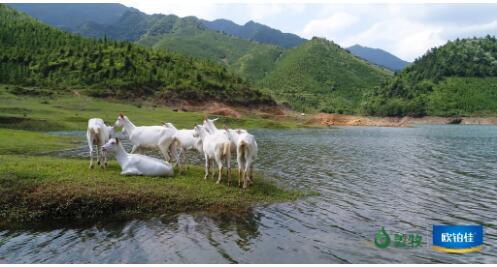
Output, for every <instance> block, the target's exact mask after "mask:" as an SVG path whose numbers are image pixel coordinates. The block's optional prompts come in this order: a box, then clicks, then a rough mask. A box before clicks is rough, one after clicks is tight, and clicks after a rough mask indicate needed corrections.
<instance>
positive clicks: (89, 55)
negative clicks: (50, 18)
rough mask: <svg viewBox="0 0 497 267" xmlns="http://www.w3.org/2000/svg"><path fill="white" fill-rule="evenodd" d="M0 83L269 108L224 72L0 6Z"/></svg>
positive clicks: (260, 95)
mask: <svg viewBox="0 0 497 267" xmlns="http://www.w3.org/2000/svg"><path fill="white" fill-rule="evenodd" d="M0 73H1V75H0V83H7V84H18V85H26V86H43V87H47V88H50V89H53V90H68V89H73V88H76V89H82V90H84V91H86V92H88V93H89V94H91V95H94V96H114V97H127V98H135V97H149V96H154V99H158V100H162V101H164V102H171V101H176V100H188V101H199V102H200V101H209V100H215V101H220V102H225V103H229V104H240V105H258V104H272V103H274V102H273V101H272V99H271V98H270V97H269V96H267V95H265V94H263V93H261V92H259V91H257V90H254V89H251V88H250V87H249V85H248V84H247V83H245V82H244V81H243V80H242V79H241V78H240V77H238V76H236V75H234V74H232V73H230V72H228V71H227V70H226V68H225V67H223V66H221V65H219V64H214V63H212V62H209V61H206V60H196V59H192V58H189V57H186V56H183V55H181V54H178V53H175V52H170V51H165V50H160V51H159V50H151V49H147V48H143V47H140V46H137V45H134V44H131V43H129V42H118V41H110V40H108V39H107V38H102V39H99V40H97V39H87V38H84V37H81V36H77V35H74V34H70V33H67V32H63V31H60V30H58V29H55V28H52V27H50V26H47V25H45V24H42V23H40V22H39V21H37V20H35V19H33V18H31V17H29V16H27V15H25V14H24V13H20V12H18V11H15V10H13V9H11V8H9V7H7V6H5V5H0Z"/></svg>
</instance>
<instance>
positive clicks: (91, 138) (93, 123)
mask: <svg viewBox="0 0 497 267" xmlns="http://www.w3.org/2000/svg"><path fill="white" fill-rule="evenodd" d="M113 135H114V127H112V126H107V125H105V123H104V121H103V120H102V119H99V118H93V119H89V120H88V128H87V130H86V140H87V141H88V147H89V148H90V168H93V152H94V150H93V146H96V147H97V149H96V154H97V164H98V165H100V167H102V168H105V167H106V166H107V155H106V154H105V153H104V152H103V151H102V150H101V149H102V146H103V145H104V144H105V143H107V141H109V139H110V138H111V137H112V136H113Z"/></svg>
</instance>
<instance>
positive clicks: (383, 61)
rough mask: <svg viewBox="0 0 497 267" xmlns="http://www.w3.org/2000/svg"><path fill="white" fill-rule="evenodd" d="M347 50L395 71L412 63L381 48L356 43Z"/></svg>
mask: <svg viewBox="0 0 497 267" xmlns="http://www.w3.org/2000/svg"><path fill="white" fill-rule="evenodd" d="M347 50H349V51H350V52H351V53H352V54H354V55H356V56H358V57H360V58H362V59H364V60H366V61H368V62H369V63H372V64H376V65H379V66H382V67H385V68H388V69H390V70H393V71H400V70H402V69H403V68H405V67H406V66H407V65H409V64H410V63H409V62H407V61H404V60H402V59H400V58H398V57H396V56H394V55H392V54H391V53H389V52H387V51H385V50H382V49H379V48H370V47H366V46H361V45H358V44H356V45H353V46H351V47H349V48H347Z"/></svg>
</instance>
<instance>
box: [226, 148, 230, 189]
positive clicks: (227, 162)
mask: <svg viewBox="0 0 497 267" xmlns="http://www.w3.org/2000/svg"><path fill="white" fill-rule="evenodd" d="M226 166H227V168H228V186H230V185H231V152H228V155H227V158H226Z"/></svg>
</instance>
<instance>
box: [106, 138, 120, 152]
mask: <svg viewBox="0 0 497 267" xmlns="http://www.w3.org/2000/svg"><path fill="white" fill-rule="evenodd" d="M119 145H120V141H119V139H118V138H111V139H110V140H109V141H108V142H107V143H106V144H105V145H103V146H102V150H103V151H104V152H107V151H116V149H117V147H118V146H119Z"/></svg>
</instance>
